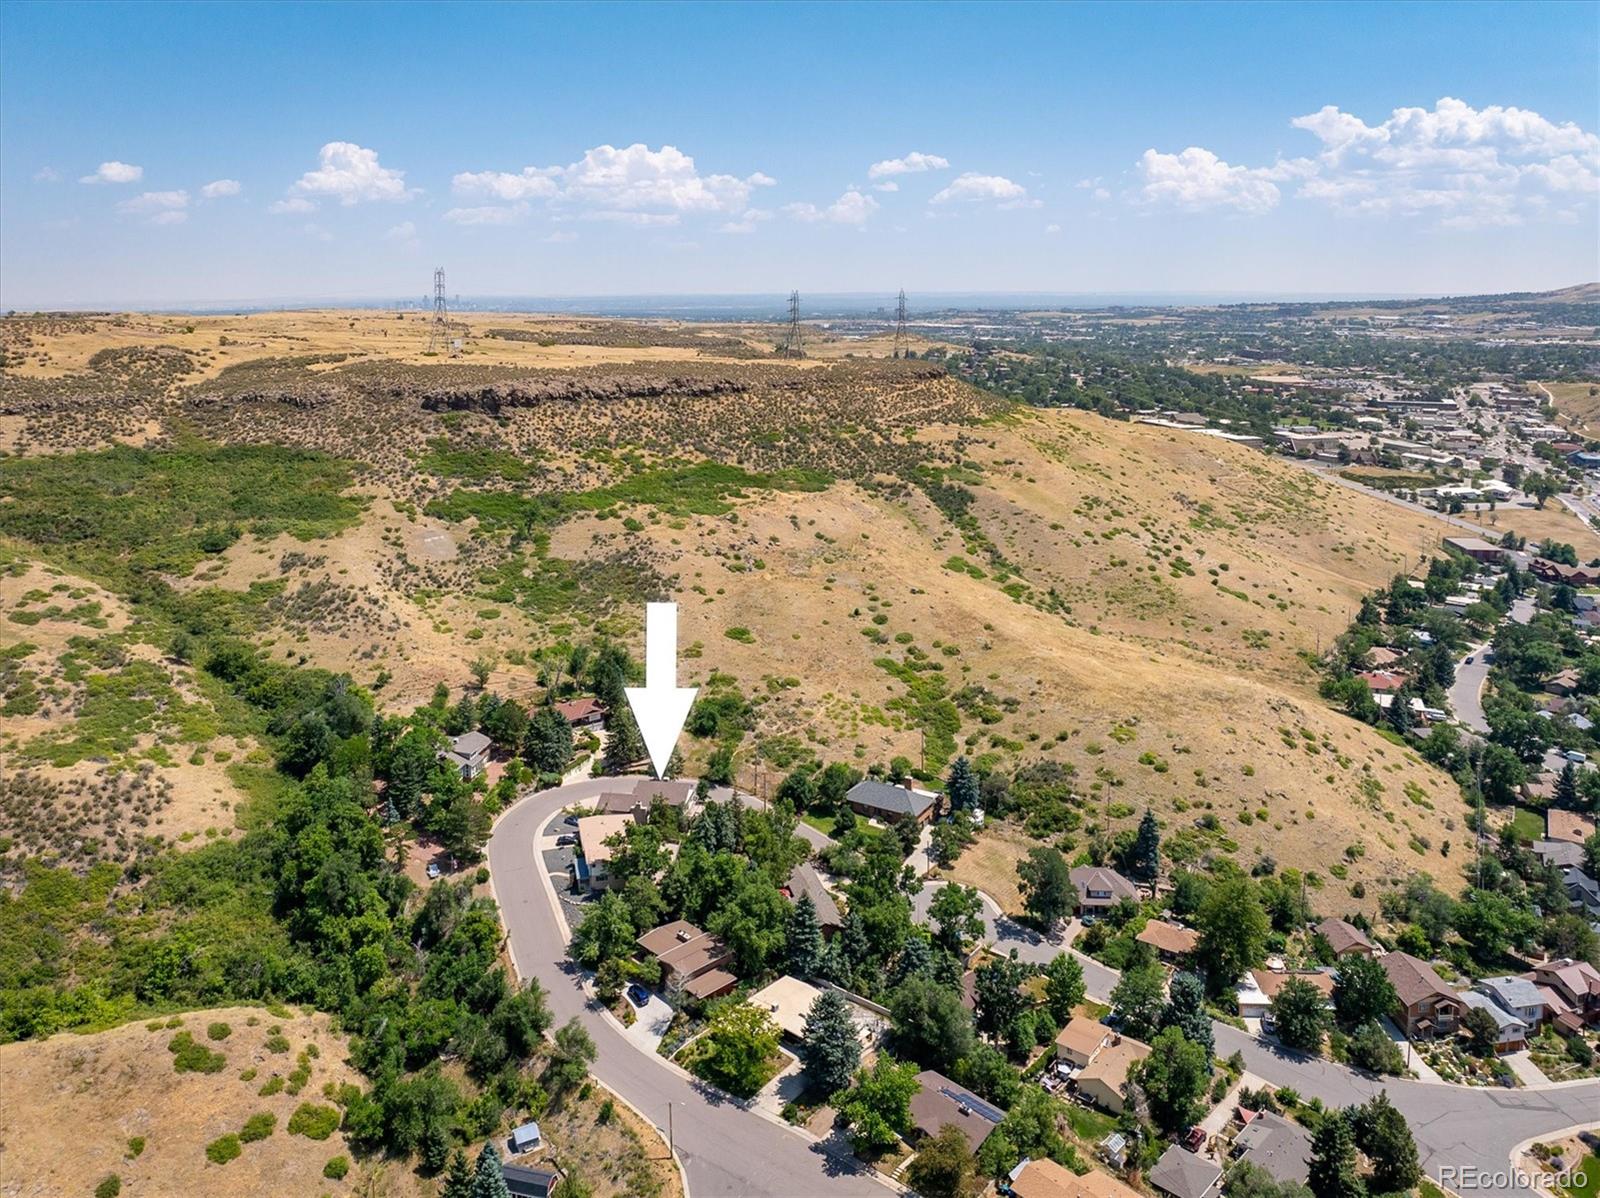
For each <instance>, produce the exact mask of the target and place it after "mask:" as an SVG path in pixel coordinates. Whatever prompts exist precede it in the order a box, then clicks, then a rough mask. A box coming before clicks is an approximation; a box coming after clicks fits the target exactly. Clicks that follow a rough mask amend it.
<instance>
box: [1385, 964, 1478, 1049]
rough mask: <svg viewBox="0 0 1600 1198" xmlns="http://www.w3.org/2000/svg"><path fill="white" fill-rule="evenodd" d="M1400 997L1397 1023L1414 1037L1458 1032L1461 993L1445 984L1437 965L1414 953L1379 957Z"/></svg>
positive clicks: (1396, 1016)
mask: <svg viewBox="0 0 1600 1198" xmlns="http://www.w3.org/2000/svg"><path fill="white" fill-rule="evenodd" d="M1378 959H1379V961H1381V962H1382V963H1383V971H1384V972H1385V973H1386V974H1388V975H1389V982H1390V984H1391V985H1393V986H1394V989H1395V993H1396V994H1397V995H1398V996H1399V999H1400V1005H1399V1007H1398V1008H1397V1009H1396V1011H1395V1022H1396V1023H1398V1024H1399V1025H1400V1027H1401V1028H1402V1029H1403V1030H1404V1031H1405V1034H1406V1035H1407V1036H1409V1037H1411V1038H1412V1039H1413V1040H1416V1039H1426V1038H1428V1037H1430V1036H1439V1035H1444V1034H1446V1033H1448V1032H1453V1031H1455V1028H1456V1024H1457V1023H1459V1022H1460V1020H1461V1013H1462V1005H1461V996H1460V995H1458V994H1457V993H1456V992H1455V991H1454V990H1452V989H1450V987H1448V986H1446V985H1445V984H1444V980H1443V979H1442V978H1440V976H1439V975H1438V974H1437V973H1435V972H1434V971H1433V966H1431V965H1429V964H1428V963H1427V962H1426V961H1422V960H1418V959H1417V958H1416V957H1413V956H1412V955H1411V954H1410V953H1385V954H1384V955H1383V956H1382V957H1380V958H1378Z"/></svg>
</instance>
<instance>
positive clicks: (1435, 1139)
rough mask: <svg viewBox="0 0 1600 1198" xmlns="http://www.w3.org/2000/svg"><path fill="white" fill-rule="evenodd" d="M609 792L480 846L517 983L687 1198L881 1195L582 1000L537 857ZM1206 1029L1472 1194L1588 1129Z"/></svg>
mask: <svg viewBox="0 0 1600 1198" xmlns="http://www.w3.org/2000/svg"><path fill="white" fill-rule="evenodd" d="M610 785H612V783H611V781H610V780H608V779H604V778H597V779H588V780H584V781H579V782H574V783H569V784H567V785H565V786H561V787H558V788H556V789H554V790H546V791H540V792H537V793H533V794H529V795H527V796H525V797H523V798H522V799H519V800H518V801H517V802H516V803H515V804H513V805H512V807H510V808H509V809H508V810H507V811H506V812H505V813H504V814H503V815H502V816H501V817H500V820H499V822H498V823H497V824H496V825H495V828H494V832H493V833H492V835H491V836H490V839H489V844H488V856H489V868H490V873H491V877H492V879H493V887H494V891H495V895H496V897H497V899H498V901H499V904H500V913H501V919H502V920H503V921H504V924H505V927H506V932H507V936H508V944H509V948H510V952H511V958H512V962H513V964H514V965H515V967H516V970H517V973H518V975H519V976H521V977H523V978H536V979H538V981H539V982H540V984H541V985H543V986H544V988H545V989H546V991H548V994H549V999H548V1001H549V1004H550V1009H551V1012H552V1014H553V1015H554V1017H555V1019H556V1022H557V1023H558V1024H559V1023H563V1022H565V1021H566V1020H567V1019H569V1018H571V1017H573V1016H576V1017H577V1018H578V1019H580V1020H581V1021H582V1023H583V1024H584V1026H585V1027H586V1028H587V1029H588V1031H589V1034H590V1035H592V1036H593V1037H594V1041H595V1045H596V1047H597V1048H598V1049H599V1059H598V1060H597V1061H596V1062H595V1066H594V1073H595V1076H596V1077H597V1078H599V1079H600V1081H602V1082H603V1083H604V1084H605V1085H606V1086H608V1087H610V1088H611V1089H612V1090H614V1091H615V1092H616V1093H617V1094H619V1095H620V1096H621V1097H622V1098H623V1099H625V1100H626V1101H627V1102H628V1103H630V1104H631V1105H632V1106H633V1107H634V1108H635V1109H636V1110H638V1111H639V1112H641V1113H642V1114H643V1115H644V1117H645V1118H646V1119H648V1120H649V1121H650V1122H651V1123H653V1124H655V1125H656V1126H657V1127H658V1128H660V1129H661V1130H662V1132H663V1134H665V1133H666V1131H667V1126H668V1104H671V1107H672V1116H671V1123H672V1128H673V1133H674V1139H675V1143H676V1146H677V1151H678V1155H679V1158H680V1159H681V1160H682V1162H683V1166H684V1171H685V1174H686V1175H687V1178H688V1182H689V1188H690V1190H691V1192H692V1193H693V1194H694V1195H695V1196H696V1198H707V1196H708V1195H771V1196H774V1198H787V1196H791V1195H792V1196H794V1198H809V1196H812V1195H834V1194H838V1195H866V1194H873V1195H878V1194H881V1193H882V1190H881V1189H880V1188H879V1187H880V1186H883V1185H884V1184H886V1183H884V1182H883V1181H882V1180H881V1179H880V1178H878V1177H877V1175H876V1174H873V1173H872V1172H871V1171H870V1170H867V1169H865V1168H864V1167H862V1166H860V1165H859V1164H857V1163H855V1162H854V1161H851V1160H849V1159H848V1157H847V1156H846V1155H845V1154H844V1153H841V1152H830V1151H829V1150H828V1149H826V1148H825V1147H824V1146H823V1145H822V1144H819V1143H817V1142H816V1141H814V1140H812V1139H811V1138H810V1137H808V1136H805V1135H803V1134H802V1133H800V1132H798V1131H795V1130H793V1129H791V1128H788V1127H786V1126H784V1125H782V1124H779V1123H777V1122H775V1121H773V1120H771V1119H769V1118H767V1117H764V1116H762V1115H758V1114H756V1113H754V1112H752V1111H748V1110H746V1109H744V1108H743V1107H741V1106H738V1105H736V1104H734V1103H731V1102H729V1101H728V1100H726V1099H725V1098H722V1097H721V1096H719V1095H718V1094H716V1093H715V1092H714V1091H712V1090H710V1089H708V1088H706V1087H703V1086H701V1085H699V1084H697V1083H696V1082H694V1081H693V1080H691V1079H688V1078H686V1077H684V1076H683V1075H682V1074H681V1073H680V1072H679V1071H678V1070H676V1069H674V1068H673V1067H671V1066H669V1065H668V1064H667V1063H666V1062H665V1061H663V1060H661V1059H660V1058H658V1057H655V1056H654V1055H652V1054H649V1053H647V1052H645V1051H644V1050H643V1049H642V1048H640V1047H639V1046H638V1045H637V1044H635V1043H634V1042H633V1041H632V1040H630V1039H628V1038H627V1037H626V1036H625V1035H623V1033H622V1032H621V1030H620V1029H619V1027H618V1025H617V1024H616V1023H615V1022H613V1021H612V1020H610V1019H609V1018H607V1017H606V1016H605V1015H603V1014H602V1012H601V1010H600V1008H599V1007H598V1005H597V1004H595V1003H594V1002H593V1001H592V1000H591V999H590V998H589V997H588V996H587V995H586V994H585V992H584V990H583V978H582V974H581V972H580V971H578V970H577V969H575V968H574V967H573V966H572V965H571V963H570V962H569V961H568V960H567V956H566V933H565V928H564V925H563V923H562V921H561V920H560V919H559V917H558V916H557V914H556V903H557V900H556V898H555V891H554V886H555V885H564V884H565V878H564V877H563V878H560V879H550V878H547V877H545V876H544V874H543V867H542V864H541V856H540V853H539V851H538V847H537V846H538V842H539V838H540V836H541V834H542V833H543V830H544V828H545V826H546V824H548V823H549V822H550V820H551V819H552V818H553V817H554V816H555V814H556V813H557V812H559V811H560V810H561V809H562V808H564V807H567V806H569V805H571V804H573V803H575V802H579V801H581V800H585V799H590V798H593V797H595V796H597V795H599V794H601V793H602V792H603V791H605V790H606V788H607V787H608V786H610ZM802 826H804V825H802ZM807 839H812V838H811V837H808V838H807ZM939 885H941V883H932V884H930V885H927V886H924V887H923V889H922V890H921V892H920V893H919V894H917V895H916V897H915V899H914V908H915V910H916V912H917V916H918V918H919V919H923V920H926V918H927V911H928V905H929V904H930V903H931V902H932V898H933V892H934V890H935V889H936V888H937V887H938V886H939ZM984 926H985V934H986V938H987V939H988V940H989V942H990V943H992V944H993V945H995V946H996V947H997V948H998V949H999V950H1000V951H1001V952H1009V951H1011V950H1012V949H1013V948H1014V949H1016V951H1017V955H1018V957H1019V958H1021V959H1023V960H1026V961H1031V962H1035V963H1038V964H1043V963H1045V962H1048V961H1049V960H1050V959H1051V958H1053V957H1054V956H1055V955H1056V954H1057V953H1058V952H1060V951H1061V948H1062V942H1061V940H1060V939H1059V938H1057V939H1050V938H1046V937H1043V936H1040V935H1039V934H1038V933H1037V932H1034V931H1033V930H1032V929H1029V928H1026V927H1024V926H1022V925H1021V924H1018V923H1017V922H1016V921H1014V920H1012V919H1009V918H1007V917H1006V916H1004V915H1002V914H1001V913H1000V911H999V908H998V907H997V906H996V905H995V904H994V902H993V900H991V899H989V898H988V896H987V895H985V896H984ZM1074 955H1075V956H1077V957H1078V959H1079V961H1081V962H1082V964H1083V971H1084V981H1085V984H1086V986H1087V988H1088V992H1089V994H1090V996H1091V997H1093V998H1095V999H1097V1000H1099V1001H1102V1002H1103V1001H1105V1000H1106V999H1107V998H1109V996H1110V993H1111V989H1112V987H1114V986H1115V985H1116V981H1117V976H1118V975H1117V973H1116V972H1115V971H1114V970H1112V969H1109V968H1107V967H1106V966H1104V965H1101V964H1100V963H1099V962H1097V961H1094V960H1091V959H1090V958H1088V957H1085V956H1083V955H1082V954H1081V953H1075V954H1074ZM1214 1030H1215V1035H1216V1047H1217V1052H1218V1054H1219V1055H1221V1056H1227V1055H1229V1054H1231V1053H1232V1052H1234V1051H1236V1050H1237V1051H1238V1052H1240V1053H1241V1054H1242V1055H1243V1056H1244V1059H1245V1064H1246V1067H1247V1068H1248V1069H1249V1071H1250V1072H1251V1073H1253V1074H1255V1075H1257V1076H1258V1077H1261V1078H1264V1079H1266V1080H1267V1081H1269V1082H1271V1083H1272V1084H1273V1085H1276V1086H1289V1087H1292V1088H1294V1089H1295V1090H1297V1091H1298V1092H1299V1093H1300V1094H1301V1095H1302V1096H1304V1097H1306V1098H1320V1099H1321V1100H1322V1101H1323V1102H1324V1103H1326V1104H1327V1105H1329V1106H1346V1105H1349V1104H1351V1103H1356V1102H1363V1101H1365V1100H1366V1099H1367V1098H1369V1097H1371V1096H1372V1095H1373V1094H1375V1093H1377V1092H1378V1091H1379V1090H1385V1089H1386V1090H1388V1092H1389V1096H1390V1098H1391V1099H1393V1101H1394V1103H1395V1105H1396V1106H1398V1107H1399V1108H1400V1110H1401V1111H1402V1112H1404V1114H1405V1116H1406V1118H1407V1119H1408V1120H1409V1121H1410V1123H1411V1128H1412V1131H1413V1132H1414V1133H1415V1135H1416V1138H1417V1147H1418V1151H1419V1153H1420V1155H1421V1159H1422V1164H1423V1167H1424V1168H1425V1169H1426V1170H1427V1171H1428V1173H1429V1174H1431V1175H1432V1176H1434V1177H1435V1178H1438V1177H1439V1176H1440V1171H1441V1169H1442V1168H1443V1167H1445V1166H1451V1165H1453V1166H1457V1167H1468V1168H1476V1169H1478V1170H1480V1171H1481V1176H1482V1178H1483V1182H1482V1183H1481V1184H1479V1185H1477V1186H1475V1187H1473V1190H1474V1193H1481V1194H1486V1195H1508V1196H1509V1195H1526V1194H1528V1193H1530V1191H1529V1190H1527V1189H1526V1188H1524V1187H1521V1186H1519V1185H1516V1184H1514V1178H1512V1177H1511V1176H1509V1166H1510V1156H1511V1153H1512V1151H1513V1149H1515V1148H1516V1146H1517V1145H1518V1144H1520V1143H1522V1142H1523V1141H1525V1140H1528V1139H1530V1138H1534V1137H1541V1136H1553V1135H1555V1134H1556V1133H1559V1132H1563V1131H1566V1130H1568V1129H1570V1128H1573V1127H1577V1126H1580V1125H1587V1124H1593V1123H1596V1122H1600V1079H1590V1080H1586V1081H1581V1082H1572V1083H1565V1084H1559V1085H1551V1086H1543V1087H1539V1088H1536V1089H1523V1090H1488V1089H1474V1088H1470V1087H1466V1086H1453V1085H1441V1084H1434V1083H1426V1082H1419V1081H1412V1080H1407V1079H1396V1078H1377V1077H1370V1076H1367V1075H1364V1074H1361V1073H1357V1072H1356V1071H1354V1070H1351V1069H1348V1068H1345V1067H1344V1066H1341V1065H1338V1064H1335V1063H1334V1062H1332V1061H1327V1060H1321V1059H1308V1058H1305V1057H1302V1056H1300V1055H1298V1054H1295V1053H1291V1052H1288V1051H1286V1050H1284V1049H1282V1048H1280V1047H1278V1046H1276V1045H1274V1044H1270V1043H1267V1042H1264V1041H1260V1040H1257V1039H1255V1038H1253V1037H1251V1036H1249V1035H1247V1034H1246V1033H1244V1032H1242V1031H1239V1030H1238V1029H1237V1028H1234V1027H1232V1026H1230V1025H1227V1024H1222V1023H1217V1024H1215V1025H1214Z"/></svg>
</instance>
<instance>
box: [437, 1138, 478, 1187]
mask: <svg viewBox="0 0 1600 1198" xmlns="http://www.w3.org/2000/svg"><path fill="white" fill-rule="evenodd" d="M439 1198H472V1167H471V1166H470V1165H468V1164H467V1154H466V1153H464V1152H462V1151H461V1149H459V1148H457V1149H456V1150H455V1151H454V1152H453V1153H451V1154H450V1168H449V1169H448V1170H446V1172H445V1175H444V1186H443V1188H441V1189H440V1190H439Z"/></svg>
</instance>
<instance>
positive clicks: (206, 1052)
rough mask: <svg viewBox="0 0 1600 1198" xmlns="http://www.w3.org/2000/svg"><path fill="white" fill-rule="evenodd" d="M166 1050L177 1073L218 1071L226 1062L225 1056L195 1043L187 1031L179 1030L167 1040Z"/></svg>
mask: <svg viewBox="0 0 1600 1198" xmlns="http://www.w3.org/2000/svg"><path fill="white" fill-rule="evenodd" d="M167 1051H168V1052H170V1053H171V1054H172V1068H173V1069H174V1071H176V1072H178V1073H220V1072H221V1071H222V1070H223V1069H224V1068H225V1067H226V1066H227V1064H228V1058H227V1057H225V1056H223V1055H222V1054H221V1053H220V1052H212V1051H211V1050H210V1049H209V1048H207V1047H206V1046H205V1045H204V1044H198V1043H196V1042H195V1038H194V1037H193V1036H191V1035H190V1034H189V1033H188V1032H179V1033H178V1034H177V1035H176V1036H174V1037H172V1039H171V1040H169V1041H167Z"/></svg>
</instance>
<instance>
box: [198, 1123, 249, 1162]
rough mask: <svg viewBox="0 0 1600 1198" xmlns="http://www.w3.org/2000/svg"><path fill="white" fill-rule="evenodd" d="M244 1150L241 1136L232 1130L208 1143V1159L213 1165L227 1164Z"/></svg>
mask: <svg viewBox="0 0 1600 1198" xmlns="http://www.w3.org/2000/svg"><path fill="white" fill-rule="evenodd" d="M243 1151H244V1149H242V1148H240V1147H239V1137H238V1136H236V1135H234V1134H233V1133H232V1132H231V1131H230V1132H229V1133H228V1134H227V1135H225V1136H218V1137H217V1138H216V1139H215V1140H212V1141H211V1143H209V1144H207V1145H206V1159H207V1160H208V1161H210V1162H211V1163H212V1164H213V1165H226V1164H227V1163H228V1162H229V1161H231V1160H233V1158H234V1157H236V1156H238V1155H239V1153H241V1152H243Z"/></svg>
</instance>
